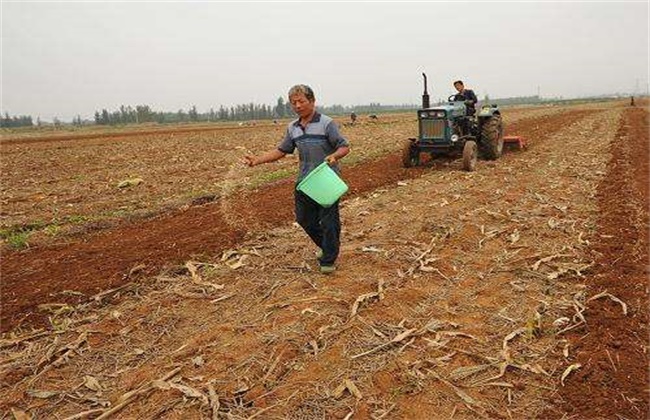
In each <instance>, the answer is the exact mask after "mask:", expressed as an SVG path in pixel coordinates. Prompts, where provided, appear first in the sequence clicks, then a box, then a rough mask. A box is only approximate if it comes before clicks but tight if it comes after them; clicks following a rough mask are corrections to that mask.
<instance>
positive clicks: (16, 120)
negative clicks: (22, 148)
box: [0, 112, 34, 128]
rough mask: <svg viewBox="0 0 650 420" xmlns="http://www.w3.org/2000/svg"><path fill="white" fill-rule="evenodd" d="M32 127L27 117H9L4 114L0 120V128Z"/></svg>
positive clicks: (29, 117) (30, 119)
mask: <svg viewBox="0 0 650 420" xmlns="http://www.w3.org/2000/svg"><path fill="white" fill-rule="evenodd" d="M33 125H34V123H33V121H32V117H31V116H29V115H20V116H15V117H10V116H9V114H7V113H6V112H5V115H4V116H2V118H0V127H3V128H4V127H7V128H14V127H31V126H33Z"/></svg>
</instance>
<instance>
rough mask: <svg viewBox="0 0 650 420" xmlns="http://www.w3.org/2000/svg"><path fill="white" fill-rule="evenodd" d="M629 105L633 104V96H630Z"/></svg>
mask: <svg viewBox="0 0 650 420" xmlns="http://www.w3.org/2000/svg"><path fill="white" fill-rule="evenodd" d="M630 106H634V96H630Z"/></svg>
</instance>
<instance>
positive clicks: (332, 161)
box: [325, 155, 336, 165]
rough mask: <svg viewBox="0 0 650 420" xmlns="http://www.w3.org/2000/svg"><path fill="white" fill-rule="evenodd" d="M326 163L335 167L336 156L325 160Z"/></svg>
mask: <svg viewBox="0 0 650 420" xmlns="http://www.w3.org/2000/svg"><path fill="white" fill-rule="evenodd" d="M325 162H327V164H328V165H334V164H335V163H336V156H334V155H329V156H327V157H326V158H325Z"/></svg>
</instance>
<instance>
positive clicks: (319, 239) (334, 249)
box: [244, 85, 350, 274]
mask: <svg viewBox="0 0 650 420" xmlns="http://www.w3.org/2000/svg"><path fill="white" fill-rule="evenodd" d="M289 103H290V104H291V108H292V109H293V111H294V112H295V113H296V114H298V118H297V119H295V120H294V121H292V122H290V123H289V125H288V126H287V132H286V134H285V135H284V139H283V140H282V141H281V142H280V144H279V145H278V147H277V148H276V149H274V150H270V151H268V152H266V153H264V154H261V155H259V156H251V155H247V156H244V162H245V163H246V164H247V165H248V166H256V165H259V164H262V163H268V162H274V161H276V160H278V159H281V158H283V157H284V156H285V155H286V154H287V153H293V152H294V150H295V149H298V156H299V158H300V171H299V174H298V179H297V181H296V185H297V184H298V183H300V181H302V180H303V179H304V178H305V176H307V174H308V173H309V172H310V171H311V170H312V169H314V168H316V167H317V166H318V165H320V164H321V163H323V161H326V162H327V163H328V164H329V165H330V167H331V168H332V169H333V170H334V171H335V172H337V173H339V174H340V169H339V165H338V161H339V160H340V159H341V158H343V157H344V156H345V155H347V154H348V153H349V152H350V147H349V143H348V141H347V140H346V139H345V138H344V137H343V136H342V135H341V133H340V132H339V129H338V127H337V126H336V123H335V122H334V121H333V120H332V118H330V117H328V116H326V115H324V114H321V113H319V112H318V111H317V110H316V98H315V96H314V91H313V90H312V89H311V88H310V87H309V86H307V85H296V86H293V87H292V88H291V89H290V90H289ZM294 199H295V213H296V221H297V222H298V224H299V225H300V226H301V227H302V228H303V229H304V230H305V232H307V235H309V237H310V238H311V240H312V241H314V243H315V244H316V245H317V246H318V247H319V248H320V251H319V253H318V261H319V264H320V272H321V273H324V274H329V273H332V272H334V271H335V270H336V266H335V262H336V259H337V258H338V255H339V248H340V236H341V220H340V217H339V202H338V201H337V202H336V203H334V205H332V206H331V207H322V206H321V205H320V204H318V203H316V202H315V201H314V200H312V199H311V198H310V197H308V196H307V195H306V194H304V193H303V192H301V191H298V190H296V189H295V188H294Z"/></svg>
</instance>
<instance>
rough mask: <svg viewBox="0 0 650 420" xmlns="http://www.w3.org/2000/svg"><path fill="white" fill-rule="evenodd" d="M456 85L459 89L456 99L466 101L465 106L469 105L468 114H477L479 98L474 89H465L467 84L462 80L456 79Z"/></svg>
mask: <svg viewBox="0 0 650 420" xmlns="http://www.w3.org/2000/svg"><path fill="white" fill-rule="evenodd" d="M454 87H455V88H456V90H457V91H458V93H457V94H456V95H455V96H454V101H461V102H465V106H467V116H472V115H474V114H476V103H477V102H478V99H477V98H476V94H475V93H474V91H473V90H472V89H465V84H464V83H463V81H462V80H456V81H455V82H454Z"/></svg>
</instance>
